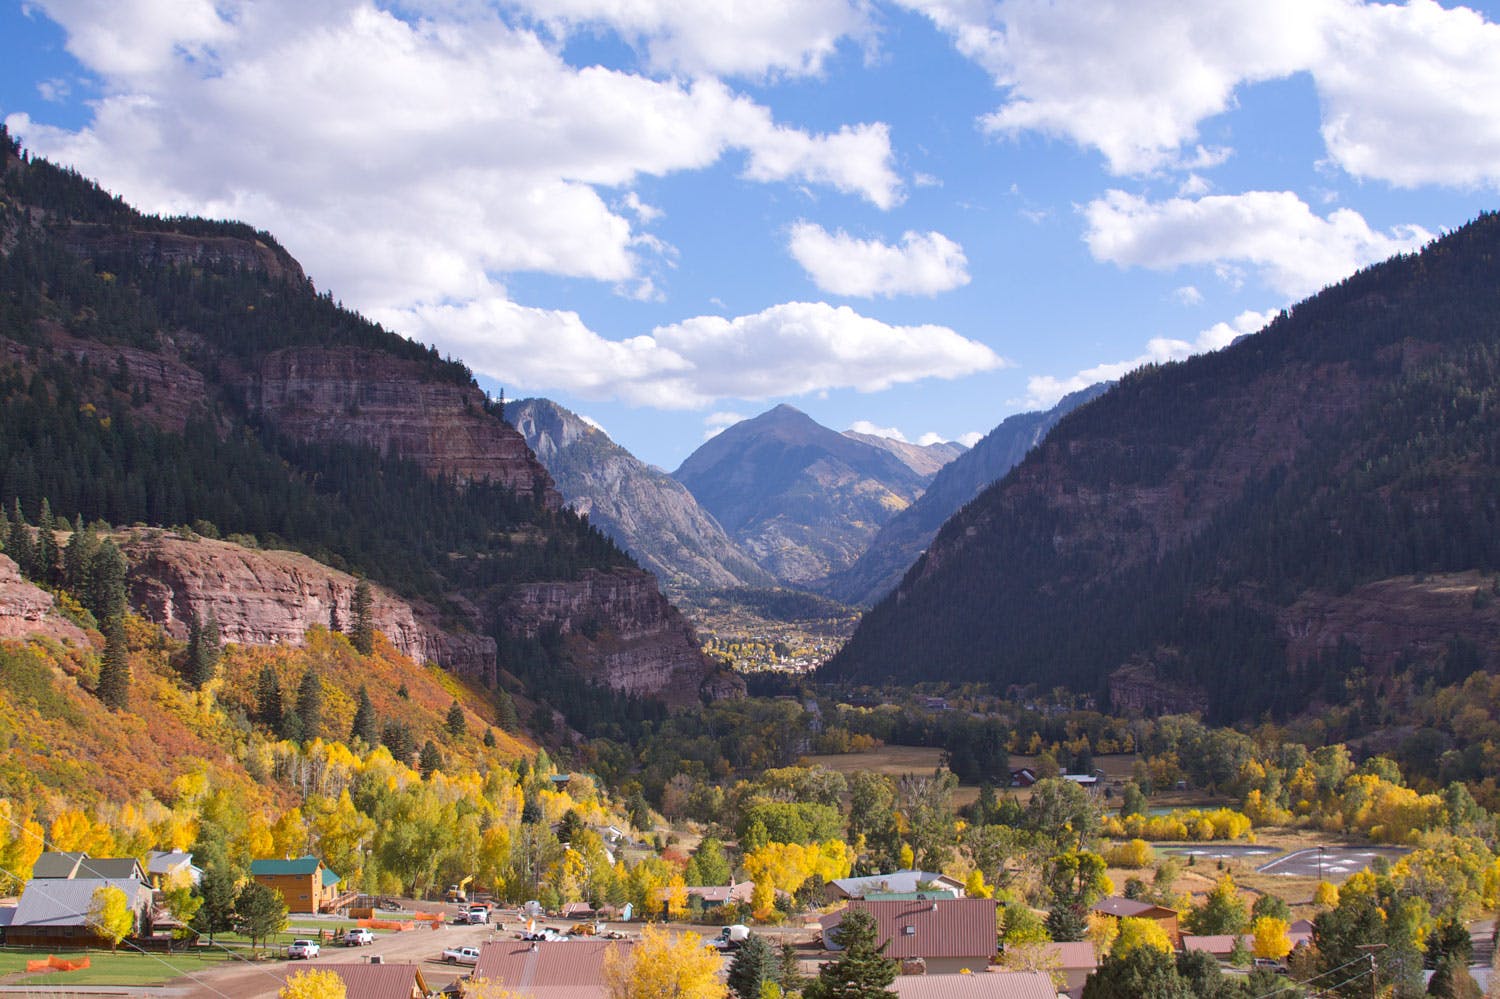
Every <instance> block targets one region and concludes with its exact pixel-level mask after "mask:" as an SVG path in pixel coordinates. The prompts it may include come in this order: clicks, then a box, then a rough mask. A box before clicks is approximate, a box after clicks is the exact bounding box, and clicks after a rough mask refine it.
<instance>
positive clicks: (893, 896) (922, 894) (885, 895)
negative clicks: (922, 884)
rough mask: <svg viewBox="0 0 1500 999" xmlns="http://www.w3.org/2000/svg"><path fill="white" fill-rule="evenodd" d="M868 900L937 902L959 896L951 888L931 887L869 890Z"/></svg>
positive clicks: (866, 894)
mask: <svg viewBox="0 0 1500 999" xmlns="http://www.w3.org/2000/svg"><path fill="white" fill-rule="evenodd" d="M864 897H865V901H866V902H936V901H939V900H941V899H949V898H958V894H957V893H956V892H954V891H953V889H951V888H931V889H928V890H927V891H867V892H865V896H864Z"/></svg>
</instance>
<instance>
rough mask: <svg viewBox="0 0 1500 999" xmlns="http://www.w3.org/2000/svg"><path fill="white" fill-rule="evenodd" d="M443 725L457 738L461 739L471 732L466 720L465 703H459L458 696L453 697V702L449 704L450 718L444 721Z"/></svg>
mask: <svg viewBox="0 0 1500 999" xmlns="http://www.w3.org/2000/svg"><path fill="white" fill-rule="evenodd" d="M443 727H444V728H446V729H447V730H448V734H449V735H451V736H453V738H455V739H461V738H463V737H464V736H465V735H467V734H468V732H469V727H468V725H467V724H466V723H465V722H464V709H463V705H461V704H459V703H458V698H456V697H455V698H454V699H453V703H452V704H450V705H449V706H448V718H447V721H445V722H444V723H443Z"/></svg>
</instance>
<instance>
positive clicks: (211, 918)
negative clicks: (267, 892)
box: [189, 856, 238, 944]
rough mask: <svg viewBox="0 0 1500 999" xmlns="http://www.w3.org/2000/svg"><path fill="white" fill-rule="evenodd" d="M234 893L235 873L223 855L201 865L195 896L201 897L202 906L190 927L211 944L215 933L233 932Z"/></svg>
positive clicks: (235, 887) (235, 886)
mask: <svg viewBox="0 0 1500 999" xmlns="http://www.w3.org/2000/svg"><path fill="white" fill-rule="evenodd" d="M237 890H238V886H237V885H236V884H235V877H234V870H233V869H232V868H231V867H230V866H229V863H228V861H227V860H225V859H224V858H223V857H222V856H220V857H219V859H218V861H217V862H209V863H205V864H204V867H203V877H202V879H201V880H200V881H199V882H198V894H199V895H200V896H201V897H202V899H203V904H202V905H201V906H199V907H198V911H197V912H196V913H194V915H193V920H192V923H191V924H189V925H191V926H192V928H193V929H194V930H195V931H197V932H198V933H200V934H206V935H207V936H208V942H209V943H210V944H212V943H213V942H214V934H216V933H228V932H229V931H230V930H232V929H234V900H235V894H236V892H237Z"/></svg>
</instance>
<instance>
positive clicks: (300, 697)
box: [297, 666, 323, 741]
mask: <svg viewBox="0 0 1500 999" xmlns="http://www.w3.org/2000/svg"><path fill="white" fill-rule="evenodd" d="M297 716H298V718H300V719H301V721H302V739H303V740H304V741H310V740H312V739H316V738H318V737H319V736H320V735H321V734H322V731H323V681H322V680H321V679H319V677H318V671H317V668H316V667H314V666H309V667H308V668H307V672H306V673H303V674H302V682H301V683H300V684H299V685H298V686H297Z"/></svg>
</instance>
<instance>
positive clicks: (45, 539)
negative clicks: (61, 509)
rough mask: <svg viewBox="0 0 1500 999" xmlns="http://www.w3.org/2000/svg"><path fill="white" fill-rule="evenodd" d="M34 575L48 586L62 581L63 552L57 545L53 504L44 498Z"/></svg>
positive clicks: (33, 569) (38, 530)
mask: <svg viewBox="0 0 1500 999" xmlns="http://www.w3.org/2000/svg"><path fill="white" fill-rule="evenodd" d="M35 559H36V561H35V565H33V567H32V576H33V578H35V579H36V581H37V582H39V583H42V584H44V585H47V586H57V585H58V584H59V583H61V582H62V552H61V551H59V550H58V547H57V524H56V523H55V522H54V521H53V519H52V504H51V503H48V502H47V500H46V498H45V497H43V499H42V512H41V516H40V517H38V518H37V536H36V556H35Z"/></svg>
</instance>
